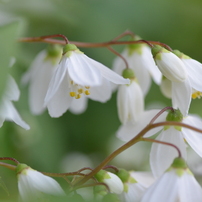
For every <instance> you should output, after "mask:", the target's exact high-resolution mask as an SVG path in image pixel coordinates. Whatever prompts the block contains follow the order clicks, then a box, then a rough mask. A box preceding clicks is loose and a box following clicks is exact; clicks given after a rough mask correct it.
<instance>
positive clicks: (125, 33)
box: [112, 30, 135, 41]
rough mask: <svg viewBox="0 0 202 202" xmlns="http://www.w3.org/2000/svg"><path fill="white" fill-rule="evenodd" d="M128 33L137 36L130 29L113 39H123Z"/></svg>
mask: <svg viewBox="0 0 202 202" xmlns="http://www.w3.org/2000/svg"><path fill="white" fill-rule="evenodd" d="M127 35H130V36H131V37H135V34H134V33H133V32H131V31H130V30H126V31H125V32H123V33H122V34H120V35H119V36H117V37H116V38H114V39H113V40H112V41H118V40H119V39H121V38H123V37H124V36H127Z"/></svg>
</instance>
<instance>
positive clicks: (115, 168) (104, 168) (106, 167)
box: [103, 165, 119, 172]
mask: <svg viewBox="0 0 202 202" xmlns="http://www.w3.org/2000/svg"><path fill="white" fill-rule="evenodd" d="M109 168H111V169H113V170H114V171H115V172H119V169H118V168H117V167H115V166H112V165H108V166H105V167H103V170H106V169H109Z"/></svg>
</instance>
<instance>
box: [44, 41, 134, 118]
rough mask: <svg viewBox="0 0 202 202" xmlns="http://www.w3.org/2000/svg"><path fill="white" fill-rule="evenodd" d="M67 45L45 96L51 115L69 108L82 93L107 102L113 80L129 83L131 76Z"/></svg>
mask: <svg viewBox="0 0 202 202" xmlns="http://www.w3.org/2000/svg"><path fill="white" fill-rule="evenodd" d="M66 49H67V50H66V51H65V54H64V55H63V57H62V59H61V62H60V64H59V66H58V68H57V69H56V71H55V72H54V75H53V77H52V79H51V82H50V84H49V88H48V92H47V94H46V97H45V105H47V108H48V111H49V114H50V115H51V116H52V117H59V116H61V115H62V114H63V113H64V112H65V111H66V110H67V109H69V108H70V106H71V103H72V100H73V99H79V98H81V96H86V97H89V98H90V99H93V100H96V101H100V102H106V101H107V100H109V98H110V97H111V87H110V82H113V83H115V84H129V82H130V81H129V80H128V79H124V78H123V77H121V76H119V75H118V74H116V73H114V72H113V71H112V70H110V69H108V68H107V67H105V66H104V65H102V64H101V63H99V62H96V61H95V60H93V59H91V58H89V57H87V56H86V55H85V54H83V53H82V52H80V51H79V50H78V48H77V47H76V46H74V45H73V44H68V45H67V46H66Z"/></svg>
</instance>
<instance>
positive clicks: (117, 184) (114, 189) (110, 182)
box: [94, 170, 123, 194]
mask: <svg viewBox="0 0 202 202" xmlns="http://www.w3.org/2000/svg"><path fill="white" fill-rule="evenodd" d="M94 177H95V178H96V179H97V181H98V182H103V183H105V184H106V185H107V186H108V187H109V190H110V192H111V193H115V194H121V193H122V192H123V183H122V181H121V180H120V178H119V177H118V176H117V175H115V174H114V173H111V172H107V171H105V170H100V171H99V172H98V173H96V175H95V176H94Z"/></svg>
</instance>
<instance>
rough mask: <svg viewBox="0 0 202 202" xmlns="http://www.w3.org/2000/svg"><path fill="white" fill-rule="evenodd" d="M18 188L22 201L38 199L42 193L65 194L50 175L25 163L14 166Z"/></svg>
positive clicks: (41, 196)
mask: <svg viewBox="0 0 202 202" xmlns="http://www.w3.org/2000/svg"><path fill="white" fill-rule="evenodd" d="M16 172H17V178H18V190H19V193H20V197H21V198H22V200H23V201H26V202H27V201H30V200H33V201H35V200H39V199H40V198H43V194H49V195H56V196H62V195H65V193H64V191H63V190H62V188H61V187H60V185H59V184H58V183H57V182H56V181H55V180H54V179H52V178H51V177H48V176H46V175H43V174H42V173H40V172H38V171H36V170H33V169H32V168H30V167H29V166H27V165H25V164H19V165H18V166H17V167H16Z"/></svg>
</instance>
